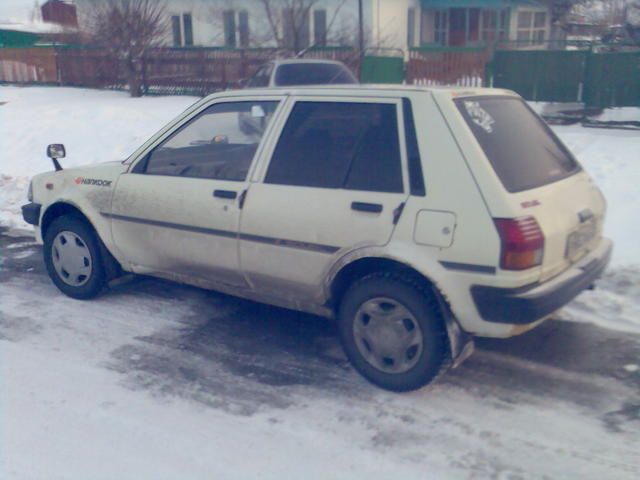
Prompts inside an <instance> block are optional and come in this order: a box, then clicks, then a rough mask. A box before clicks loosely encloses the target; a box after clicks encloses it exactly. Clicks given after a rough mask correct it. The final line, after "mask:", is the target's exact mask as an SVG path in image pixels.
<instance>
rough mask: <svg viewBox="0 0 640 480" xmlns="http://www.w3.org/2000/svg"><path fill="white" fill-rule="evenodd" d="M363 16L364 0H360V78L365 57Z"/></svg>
mask: <svg viewBox="0 0 640 480" xmlns="http://www.w3.org/2000/svg"><path fill="white" fill-rule="evenodd" d="M363 21H364V20H363V18H362V0H358V56H359V58H360V61H359V62H358V63H359V68H358V78H359V79H360V80H362V79H361V78H360V77H361V75H362V60H363V59H364V24H363Z"/></svg>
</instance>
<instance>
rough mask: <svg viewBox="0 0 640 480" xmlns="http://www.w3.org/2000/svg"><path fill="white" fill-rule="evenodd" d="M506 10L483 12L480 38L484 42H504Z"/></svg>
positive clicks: (506, 19)
mask: <svg viewBox="0 0 640 480" xmlns="http://www.w3.org/2000/svg"><path fill="white" fill-rule="evenodd" d="M507 15H508V10H506V9H504V10H483V11H482V27H481V38H482V40H483V41H484V42H487V43H491V42H495V41H499V40H505V39H506V37H507V34H506V25H507V21H508V18H507Z"/></svg>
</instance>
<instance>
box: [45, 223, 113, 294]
mask: <svg viewBox="0 0 640 480" xmlns="http://www.w3.org/2000/svg"><path fill="white" fill-rule="evenodd" d="M44 261H45V265H46V267H47V272H48V273H49V277H50V278H51V280H52V281H53V283H54V284H55V285H56V287H58V288H59V289H60V290H61V291H62V292H63V293H64V294H66V295H68V296H70V297H73V298H78V299H88V298H92V297H95V296H96V295H97V294H98V293H100V291H101V290H102V289H103V287H104V286H105V283H106V280H105V279H106V275H105V270H104V264H103V259H102V255H101V254H100V247H99V240H98V238H97V236H96V234H95V233H94V231H93V229H92V228H91V227H90V226H89V225H88V224H87V223H86V221H84V220H83V219H82V218H80V217H78V216H76V215H64V216H62V217H59V218H56V219H55V220H54V221H53V222H52V223H51V225H50V226H49V228H48V229H47V231H46V233H45V236H44Z"/></svg>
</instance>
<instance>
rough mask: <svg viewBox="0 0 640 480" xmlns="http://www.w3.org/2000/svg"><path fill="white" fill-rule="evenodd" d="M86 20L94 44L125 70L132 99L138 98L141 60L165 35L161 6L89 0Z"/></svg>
mask: <svg viewBox="0 0 640 480" xmlns="http://www.w3.org/2000/svg"><path fill="white" fill-rule="evenodd" d="M88 20H89V25H90V27H91V31H92V35H93V39H94V40H95V42H96V43H97V44H99V45H101V46H103V47H104V48H106V49H107V50H108V51H109V52H110V53H111V54H112V55H114V56H115V57H116V58H117V59H119V60H121V61H122V63H123V65H124V66H125V69H126V76H127V82H128V84H129V92H130V93H131V96H132V97H139V96H141V95H142V75H141V66H142V57H143V55H144V54H145V52H146V51H147V50H149V49H150V48H153V47H157V46H159V45H160V44H162V42H163V41H164V39H165V36H166V33H167V27H168V25H167V17H166V15H165V4H164V2H163V1H160V0H91V2H90V8H89V9H88Z"/></svg>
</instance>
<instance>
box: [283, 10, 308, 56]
mask: <svg viewBox="0 0 640 480" xmlns="http://www.w3.org/2000/svg"><path fill="white" fill-rule="evenodd" d="M282 23H283V34H284V43H285V46H286V47H288V48H293V49H294V50H302V49H304V48H307V47H308V46H309V37H310V28H309V17H304V18H302V19H301V18H300V15H299V14H298V15H296V11H295V10H294V9H292V8H283V9H282Z"/></svg>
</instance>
